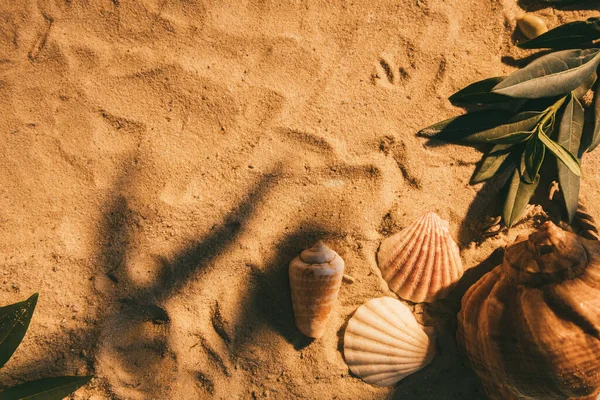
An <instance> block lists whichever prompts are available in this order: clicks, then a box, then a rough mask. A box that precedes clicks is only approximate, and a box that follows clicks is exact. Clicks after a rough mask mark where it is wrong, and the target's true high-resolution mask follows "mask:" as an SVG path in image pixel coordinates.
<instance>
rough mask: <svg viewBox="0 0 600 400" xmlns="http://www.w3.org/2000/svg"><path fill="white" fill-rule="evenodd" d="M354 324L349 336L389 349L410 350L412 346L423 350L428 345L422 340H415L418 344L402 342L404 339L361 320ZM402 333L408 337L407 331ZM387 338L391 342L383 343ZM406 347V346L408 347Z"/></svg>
mask: <svg viewBox="0 0 600 400" xmlns="http://www.w3.org/2000/svg"><path fill="white" fill-rule="evenodd" d="M353 322H356V324H355V325H353V326H352V327H351V328H350V327H349V332H348V333H349V334H353V335H354V336H357V337H363V338H365V340H369V341H372V342H377V343H381V344H382V345H386V346H387V347H393V346H395V347H398V348H401V349H406V350H410V347H408V346H411V345H412V347H413V348H419V347H421V348H422V347H424V346H423V345H426V343H424V342H423V341H422V340H415V342H416V343H407V342H405V341H402V337H399V336H394V335H392V334H390V333H388V332H385V331H382V330H381V329H378V328H377V327H374V326H373V325H372V324H369V323H365V322H363V321H360V320H356V321H353ZM373 328H374V329H373ZM355 332H356V333H355ZM401 333H402V334H404V335H406V336H408V335H407V331H405V330H403V331H401ZM408 337H410V338H411V339H414V338H413V337H412V336H408ZM386 338H387V339H389V340H388V341H387V342H386V341H383V340H385V339H386ZM404 345H406V347H405V346H404ZM418 345H421V346H418Z"/></svg>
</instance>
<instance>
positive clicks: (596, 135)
mask: <svg viewBox="0 0 600 400" xmlns="http://www.w3.org/2000/svg"><path fill="white" fill-rule="evenodd" d="M592 109H593V110H594V130H593V131H592V132H593V133H592V137H591V139H590V141H589V146H588V149H587V151H593V150H594V149H595V148H596V147H597V146H598V144H600V81H599V82H598V84H596V90H595V92H594V103H593V107H592Z"/></svg>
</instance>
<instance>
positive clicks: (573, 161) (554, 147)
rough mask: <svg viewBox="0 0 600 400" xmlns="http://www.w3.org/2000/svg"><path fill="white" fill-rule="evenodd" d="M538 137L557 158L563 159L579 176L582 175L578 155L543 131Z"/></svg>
mask: <svg viewBox="0 0 600 400" xmlns="http://www.w3.org/2000/svg"><path fill="white" fill-rule="evenodd" d="M538 137H539V138H540V140H541V141H542V143H544V146H546V148H547V149H548V150H550V152H552V154H554V155H555V156H556V158H558V159H559V160H560V161H562V162H563V163H564V164H565V165H566V166H567V167H568V168H569V169H570V170H571V172H573V173H574V174H575V175H577V176H581V165H580V164H579V159H578V158H577V157H575V156H574V155H573V154H572V153H571V152H570V151H569V150H567V149H565V148H564V147H563V146H561V145H560V144H558V143H556V142H555V141H554V140H552V139H550V138H549V137H548V136H546V134H544V133H543V132H540V133H539V135H538Z"/></svg>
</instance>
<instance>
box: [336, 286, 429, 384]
mask: <svg viewBox="0 0 600 400" xmlns="http://www.w3.org/2000/svg"><path fill="white" fill-rule="evenodd" d="M434 356H435V336H434V332H433V328H429V327H428V328H425V327H422V326H421V325H419V323H418V322H417V320H416V319H415V317H414V315H412V313H411V312H410V310H409V308H408V307H406V306H405V305H404V304H402V303H401V302H400V301H399V300H396V299H393V298H391V297H380V298H378V299H373V300H370V301H368V302H367V303H365V304H363V305H362V306H360V307H358V310H356V312H355V313H354V315H353V316H352V318H351V319H350V321H349V322H348V327H347V328H346V331H345V333H344V357H345V359H346V364H348V366H349V367H350V370H351V371H352V372H353V373H354V374H356V375H357V376H359V377H360V378H361V379H362V380H364V381H365V382H367V383H370V384H372V385H376V386H391V385H393V384H395V383H396V382H398V381H400V380H401V379H404V378H405V377H406V376H408V375H410V374H412V373H415V372H417V371H418V370H420V369H421V368H423V367H425V366H426V365H427V364H429V363H430V362H431V360H432V359H433V357H434Z"/></svg>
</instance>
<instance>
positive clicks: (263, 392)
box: [0, 0, 600, 399]
mask: <svg viewBox="0 0 600 400" xmlns="http://www.w3.org/2000/svg"><path fill="white" fill-rule="evenodd" d="M228 3H229V4H228ZM288 3H291V2H281V3H279V2H265V1H255V2H248V1H239V2H223V1H218V0H208V1H205V2H193V1H191V0H184V1H176V0H163V1H159V0H155V1H152V0H144V1H127V0H112V1H111V0H104V1H93V0H63V1H58V0H57V1H50V0H38V1H34V0H28V1H27V0H23V1H15V2H12V1H8V0H5V1H2V2H1V4H0V21H1V22H0V38H1V39H0V109H1V110H2V114H1V116H0V132H1V135H2V140H1V141H0V182H1V185H0V210H1V211H0V229H1V232H2V235H1V236H0V254H1V256H0V257H1V258H0V260H1V264H0V265H1V267H0V271H1V272H0V278H1V280H0V283H1V284H0V304H9V303H12V302H16V301H19V300H24V299H25V298H27V297H28V296H29V295H31V294H32V293H35V292H39V293H40V298H39V302H38V306H37V309H36V311H35V314H34V317H33V320H32V323H31V326H30V330H29V332H28V333H27V336H26V337H25V340H24V342H23V344H22V346H21V347H20V348H19V350H18V351H17V352H16V353H15V355H14V357H13V358H12V360H11V361H10V362H9V363H8V364H7V365H6V367H5V368H4V369H3V370H2V373H1V374H0V386H2V387H4V386H7V385H8V386H9V385H13V384H16V383H20V382H22V381H23V380H25V379H36V378H41V377H46V376H54V375H62V374H69V375H73V374H80V375H84V374H93V375H94V376H95V378H94V379H93V381H92V383H91V384H89V385H87V386H86V387H84V388H82V389H80V390H79V391H78V392H77V393H76V394H75V395H74V398H75V399H252V398H257V399H263V398H272V399H295V398H298V399H386V398H398V399H440V398H447V399H452V398H454V399H465V398H469V399H480V398H484V395H483V394H482V389H481V387H480V386H479V383H478V381H477V379H476V378H475V376H474V375H473V373H472V372H470V370H469V368H468V367H466V366H465V365H464V364H463V362H462V360H461V359H460V357H459V356H458V354H457V352H456V348H455V345H454V339H453V335H454V332H453V328H455V322H454V315H455V313H456V311H457V309H456V306H457V304H458V303H457V302H458V300H459V299H460V294H461V291H463V292H464V290H465V289H466V287H468V282H472V281H473V279H474V277H476V276H477V275H478V274H479V276H480V275H481V273H483V272H484V271H485V270H489V269H490V268H491V267H493V266H494V264H495V263H497V262H499V260H501V254H499V252H498V251H495V250H496V249H498V248H500V249H501V248H502V247H503V246H504V245H506V244H507V243H510V241H511V240H513V239H514V237H515V236H516V234H517V233H519V231H520V229H521V230H522V229H525V228H517V229H515V230H511V231H510V232H509V233H508V234H506V233H502V234H501V235H499V236H498V237H496V238H493V239H489V240H486V241H483V242H482V241H481V240H478V239H480V236H478V232H477V226H478V224H479V223H480V222H481V221H483V219H484V218H485V217H486V216H487V215H489V214H490V212H491V211H493V210H495V208H494V207H496V208H497V204H496V203H497V201H496V192H495V190H497V189H495V188H487V189H482V186H481V185H478V186H469V185H468V181H469V178H470V176H471V173H472V171H473V168H474V166H475V163H476V162H477V161H478V160H479V158H480V153H479V151H478V150H476V149H473V148H468V147H459V146H449V145H448V146H444V147H440V146H427V145H426V140H425V139H423V138H419V137H417V136H416V135H415V134H416V132H417V131H418V130H419V129H420V128H422V127H424V126H427V125H429V124H431V123H434V122H437V121H439V120H441V119H444V118H447V117H450V116H453V115H457V114H458V113H460V112H461V110H460V109H457V108H455V107H453V106H452V105H451V104H450V103H449V102H448V100H447V97H448V96H449V95H450V94H452V93H453V92H455V91H456V90H458V89H460V88H462V87H463V86H465V85H467V84H469V83H471V82H473V81H475V80H479V79H483V78H486V77H491V76H498V75H503V74H508V73H510V72H511V71H513V70H514V69H515V67H516V64H518V61H519V60H522V59H523V58H525V57H527V56H528V55H529V54H530V52H527V51H522V50H519V49H517V48H516V47H515V46H514V42H513V41H514V40H515V39H519V36H518V34H515V33H514V31H515V23H514V17H515V16H516V15H518V14H519V13H521V12H522V8H520V6H521V7H526V6H527V5H526V4H517V3H516V2H515V1H514V0H502V1H481V0H446V1H442V0H402V1H397V2H391V1H369V2H366V1H355V2H347V1H344V2H328V1H297V2H293V4H288ZM534 9H535V10H537V11H535V12H536V14H537V15H539V16H541V17H542V18H544V19H545V20H546V21H547V23H548V25H549V26H550V27H553V26H556V25H559V24H561V23H564V22H568V21H572V20H577V19H583V18H587V17H589V16H591V15H594V14H595V13H594V10H567V11H558V10H554V9H552V8H541V9H537V8H534ZM599 154H600V152H595V153H592V154H589V155H586V157H585V158H584V164H583V165H584V170H585V171H588V173H587V174H586V175H585V178H584V180H583V184H582V198H583V199H584V201H586V202H587V205H588V208H589V209H590V210H591V212H592V213H593V214H595V215H600V203H598V202H595V201H594V199H595V198H596V197H597V196H598V193H599V189H600V175H599V174H594V173H592V171H598V170H599V167H600V155H599ZM585 171H584V173H585ZM427 210H429V211H435V212H437V213H438V214H439V215H440V216H441V217H443V218H444V219H447V220H448V221H449V222H450V227H451V231H452V234H453V235H454V237H456V238H457V240H458V242H459V245H460V247H461V255H462V258H463V261H464V263H465V265H466V266H467V267H469V268H473V270H472V271H476V272H474V273H473V274H470V275H469V276H470V278H469V279H467V280H465V282H464V283H462V286H461V287H459V288H458V289H457V292H456V293H455V294H454V295H453V298H452V299H451V300H449V301H448V302H446V303H443V304H441V305H434V306H432V307H427V306H421V305H419V306H416V307H415V312H416V313H417V314H418V315H419V317H420V318H421V319H422V320H429V321H430V323H432V324H434V325H437V326H438V328H439V330H440V332H439V340H438V345H437V346H438V356H437V357H436V359H435V360H434V362H433V363H432V364H431V365H430V366H429V367H427V368H425V369H424V370H422V371H420V372H419V373H417V374H415V375H413V376H411V377H409V378H407V379H406V380H404V381H402V382H400V383H399V384H398V385H397V386H396V387H392V388H377V387H373V386H370V385H368V384H366V383H364V382H362V381H361V380H360V379H358V378H357V377H355V376H353V375H352V374H351V373H350V372H349V370H348V368H347V366H346V365H345V363H344V360H343V355H342V352H341V349H342V346H343V342H342V340H343V328H344V325H345V324H346V323H347V320H348V318H349V317H350V316H351V314H352V313H353V312H354V310H355V309H356V308H357V307H358V306H360V305H361V304H363V303H364V302H365V301H367V300H369V299H371V298H374V297H379V296H394V294H393V293H392V292H390V291H389V290H388V289H387V286H386V284H385V283H384V281H383V280H382V279H381V276H380V273H379V270H378V268H377V264H376V259H375V255H376V251H377V248H378V246H379V243H380V242H381V240H382V239H383V238H384V237H386V236H389V235H390V234H391V233H394V232H397V231H399V230H400V229H402V228H403V227H405V226H407V225H408V224H409V223H410V222H411V221H413V220H414V219H416V218H417V217H419V216H420V215H421V214H422V213H423V212H424V211H427ZM496 211H497V209H496ZM523 227H527V224H524V225H523ZM318 239H323V240H324V241H325V242H326V243H327V244H328V245H329V246H330V247H332V248H334V249H335V250H336V251H337V252H339V254H340V255H341V256H342V257H343V258H344V259H345V260H346V272H347V274H350V275H351V276H353V277H354V278H355V281H354V282H353V283H349V282H344V283H343V286H342V288H341V292H340V295H339V301H338V304H337V306H336V308H335V310H334V312H333V315H332V316H331V319H330V321H329V324H328V328H327V330H326V332H325V335H324V336H323V338H321V339H319V340H316V341H310V340H308V339H307V338H306V337H304V336H303V335H302V334H301V333H300V332H299V331H298V330H297V329H296V328H295V326H294V322H293V314H292V307H291V300H290V294H289V284H288V278H287V264H288V263H289V261H290V260H291V259H292V258H293V257H294V256H295V255H296V254H297V253H299V252H300V251H301V250H302V249H304V248H306V247H308V246H310V245H312V244H313V243H314V242H315V241H316V240H318ZM500 252H501V250H500Z"/></svg>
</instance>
